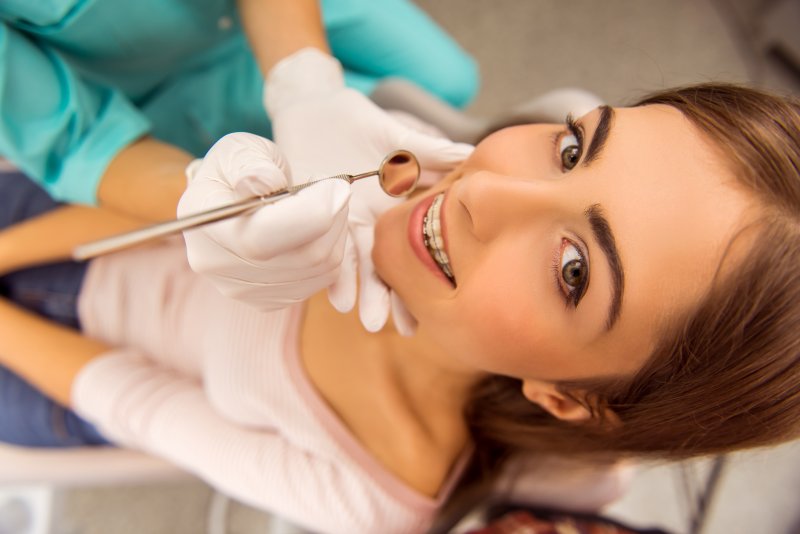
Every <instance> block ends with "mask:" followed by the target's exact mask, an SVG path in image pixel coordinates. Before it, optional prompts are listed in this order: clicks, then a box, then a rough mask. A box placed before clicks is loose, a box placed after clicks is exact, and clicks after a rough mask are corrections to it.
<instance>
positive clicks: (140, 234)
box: [72, 150, 420, 261]
mask: <svg viewBox="0 0 800 534" xmlns="http://www.w3.org/2000/svg"><path fill="white" fill-rule="evenodd" d="M419 173H420V167H419V162H418V161H417V158H416V156H414V155H413V154H412V153H411V152H409V151H407V150H396V151H394V152H391V153H389V154H388V155H387V156H386V157H385V158H384V159H383V161H381V164H380V166H379V167H378V170H375V171H370V172H364V173H361V174H337V175H335V176H328V177H326V178H320V179H318V180H312V181H310V182H306V183H304V184H299V185H294V186H291V187H286V188H283V189H279V190H277V191H273V192H272V193H269V194H266V195H258V196H252V197H248V198H245V199H242V200H238V201H236V202H233V203H231V204H227V205H224V206H219V207H216V208H212V209H210V210H206V211H201V212H198V213H194V214H192V215H187V216H185V217H181V218H178V219H175V220H174V221H167V222H163V223H157V224H154V225H151V226H147V227H145V228H140V229H138V230H133V231H131V232H125V233H122V234H117V235H114V236H111V237H107V238H104V239H98V240H97V241H91V242H89V243H85V244H83V245H79V246H77V247H75V248H74V249H73V250H72V258H73V259H74V260H76V261H84V260H88V259H91V258H95V257H97V256H102V255H104V254H108V253H110V252H116V251H118V250H122V249H126V248H129V247H132V246H134V245H139V244H141V243H145V242H147V241H152V240H154V239H159V238H162V237H166V236H169V235H172V234H177V233H178V232H183V231H185V230H190V229H192V228H197V227H198V226H203V225H205V224H209V223H213V222H217V221H222V220H225V219H230V218H231V217H236V216H238V215H243V214H245V213H247V212H249V211H252V210H254V209H256V208H259V207H261V206H264V205H267V204H272V203H273V202H277V201H279V200H280V199H282V198H285V197H288V196H290V195H293V194H295V193H297V192H298V191H300V190H302V189H305V188H306V187H309V186H312V185H314V184H316V183H318V182H321V181H323V180H345V181H346V182H348V183H350V184H352V183H353V182H355V181H357V180H361V179H362V178H367V177H369V176H375V175H378V179H379V183H380V185H381V188H382V189H383V190H384V191H385V192H386V193H387V194H389V195H391V196H398V197H399V196H406V195H408V194H409V193H411V192H412V191H413V190H414V188H415V187H416V185H417V180H418V179H419Z"/></svg>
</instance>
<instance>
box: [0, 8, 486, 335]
mask: <svg viewBox="0 0 800 534" xmlns="http://www.w3.org/2000/svg"><path fill="white" fill-rule="evenodd" d="M409 27H413V28H414V29H415V37H414V38H413V39H412V38H410V37H409V33H408V31H407V28H409ZM326 31H327V34H326ZM331 50H333V52H334V53H335V54H336V55H337V57H339V58H341V63H340V61H339V60H337V59H334V57H333V56H332V55H331ZM342 64H344V67H343V66H342ZM392 75H394V76H403V77H406V78H409V79H411V80H412V81H415V82H416V83H418V84H419V85H422V86H423V87H425V88H426V89H428V90H429V91H432V92H434V93H437V94H439V96H441V97H442V98H444V99H446V100H449V101H450V102H451V103H453V104H456V105H464V104H466V103H467V102H468V101H469V100H470V99H471V98H472V96H473V95H474V93H475V90H476V87H477V83H476V71H475V67H474V63H473V62H472V60H471V59H470V58H468V57H467V56H466V54H464V53H463V51H461V49H460V48H458V46H457V45H456V44H455V43H453V42H452V40H451V39H449V38H448V37H447V36H445V35H444V34H443V33H442V32H441V31H440V30H439V29H438V28H437V27H436V26H435V25H434V24H433V23H432V22H431V21H430V19H428V18H427V17H426V16H425V15H424V14H423V13H422V12H421V11H419V10H418V9H417V8H415V7H414V6H413V5H412V4H410V3H408V2H405V1H403V0H380V1H369V2H367V1H358V0H329V1H325V2H322V9H320V6H319V5H318V3H317V2H315V1H313V0H302V1H301V0H297V1H293V2H282V1H279V0H240V1H239V2H238V3H237V4H236V5H232V4H231V3H230V2H224V1H221V0H205V1H203V2H196V1H193V2H188V3H187V2H182V1H180V0H173V1H170V2H167V3H164V2H161V1H159V2H155V1H150V0H145V1H144V2H136V3H128V2H118V1H114V0H100V1H96V2H87V1H84V0H48V1H47V2H44V3H35V4H31V3H29V2H22V1H17V0H10V1H8V2H3V5H2V6H0V95H2V97H1V98H0V112H2V114H3V117H4V120H3V121H2V124H0V155H1V156H2V157H4V158H6V159H7V160H9V161H10V162H11V163H12V164H14V165H15V166H16V167H17V168H18V169H20V171H22V172H23V173H24V174H25V175H27V176H28V177H30V178H32V179H34V180H35V181H37V182H38V183H39V184H40V185H42V186H43V187H45V189H46V190H47V191H48V192H49V193H50V194H51V195H52V196H53V197H54V198H56V199H58V200H62V201H65V202H70V203H79V204H87V205H98V206H99V207H100V208H102V209H105V210H111V211H114V212H116V213H117V214H119V215H120V216H126V217H130V218H131V219H133V220H139V221H142V223H144V222H146V221H153V220H164V219H168V218H172V217H174V216H175V212H176V206H177V204H178V199H179V198H180V197H181V196H182V195H183V197H184V198H183V200H182V201H181V205H180V211H179V213H180V214H185V213H188V212H191V211H195V210H197V209H202V208H203V207H209V206H210V205H211V204H212V203H214V202H222V201H223V200H222V198H223V197H227V198H230V197H231V196H234V197H235V196H239V195H242V194H246V193H247V191H248V187H249V188H250V190H252V189H253V188H256V189H258V188H261V189H264V188H271V187H275V186H281V185H285V184H286V183H300V182H302V181H305V180H308V179H310V178H313V177H319V176H320V175H323V174H329V173H334V174H335V173H339V172H344V171H351V170H352V171H360V170H363V169H365V168H371V167H373V166H374V165H375V164H376V163H377V162H378V161H380V159H381V158H382V157H383V155H384V154H385V153H387V152H389V151H390V150H393V149H395V148H400V147H403V148H407V149H409V150H412V151H414V152H415V153H417V155H418V156H419V158H420V161H421V163H422V165H423V168H424V169H426V170H429V171H444V170H448V169H449V168H452V166H454V165H455V164H457V163H458V162H459V161H461V160H462V159H463V158H464V157H465V156H466V155H467V153H468V152H469V147H467V146H464V145H454V144H452V143H450V142H447V141H443V140H441V139H436V138H430V137H427V136H424V135H422V134H418V133H416V132H414V131H412V130H411V129H409V128H407V127H405V126H403V125H401V124H400V123H398V122H397V121H395V120H394V119H393V118H391V117H390V116H389V115H387V114H385V113H384V112H382V111H381V110H379V109H378V108H376V107H375V106H374V105H373V104H372V103H371V102H370V101H369V100H368V99H367V98H366V97H365V96H364V95H363V94H362V92H369V91H370V90H371V89H372V88H374V87H375V85H376V84H378V83H380V80H381V79H383V78H385V77H387V76H392ZM265 78H266V83H264V79H265ZM353 88H356V89H353ZM358 90H360V91H362V92H359V91H358ZM265 110H266V111H267V113H268V114H269V119H268V118H267V116H266V114H265V113H264V111H265ZM270 119H271V124H270ZM233 131H248V132H252V133H253V134H256V135H258V136H262V137H273V138H274V139H275V140H276V141H277V143H278V144H279V145H280V146H281V148H282V150H283V152H284V153H285V154H286V155H287V159H288V161H275V159H276V158H275V157H274V155H273V154H271V153H270V152H269V150H268V149H266V148H265V147H266V144H264V143H260V142H259V141H258V139H256V138H253V137H251V136H245V135H241V134H236V135H234V136H233V137H228V138H225V140H224V142H221V143H219V144H218V145H217V146H216V147H215V149H214V150H212V152H211V153H210V154H209V156H208V157H206V160H205V161H204V162H203V163H202V164H195V165H193V166H192V167H191V168H190V172H189V175H190V178H191V179H190V185H189V187H188V189H187V187H186V178H185V173H184V170H185V169H186V168H187V166H189V164H190V162H192V160H193V159H194V157H195V156H197V155H201V154H203V153H205V151H206V150H207V149H208V147H209V146H211V144H212V143H213V142H214V141H215V140H217V139H219V138H221V137H223V136H224V135H225V134H227V133H229V132H233ZM301 146H302V148H301ZM341 185H342V184H333V185H331V186H324V187H314V188H310V189H309V190H307V191H305V192H304V194H302V195H298V196H297V198H296V199H292V200H294V202H288V201H286V202H288V204H287V203H286V202H284V203H281V204H282V205H280V206H279V205H275V206H271V207H267V208H264V209H262V210H260V211H259V212H258V213H257V214H255V215H254V216H251V217H247V218H243V219H240V220H239V221H232V222H231V223H230V224H228V225H225V224H220V225H217V227H213V228H209V229H207V230H201V231H197V232H194V233H192V234H191V235H188V236H187V246H188V253H189V257H190V259H191V262H192V265H193V268H195V269H196V270H198V271H200V272H203V273H205V274H207V275H209V277H210V278H211V279H212V280H214V282H215V284H216V285H217V286H218V287H219V288H220V289H221V290H223V292H225V293H227V294H229V295H232V296H235V297H236V298H239V299H241V300H244V301H247V302H250V303H251V304H254V305H256V306H257V307H260V308H266V309H268V308H272V307H276V306H281V305H282V303H284V302H286V301H295V300H302V299H304V298H306V297H307V296H309V295H310V294H311V293H313V292H315V291H317V290H319V289H321V288H324V287H329V286H330V287H331V292H330V294H331V300H332V302H334V304H335V305H336V307H337V308H338V309H342V310H345V309H349V308H352V306H353V305H354V304H355V295H356V271H357V270H358V271H359V272H360V277H361V287H362V297H361V301H360V303H361V308H360V309H361V317H362V321H363V322H364V324H365V325H366V327H367V328H368V329H369V330H378V329H380V328H381V326H382V325H383V324H384V323H385V321H386V317H387V315H388V312H389V308H390V307H391V297H390V294H389V292H388V290H387V289H386V288H385V286H383V284H382V283H381V282H380V280H378V279H377V278H376V277H375V276H374V274H373V271H372V269H371V260H370V258H369V255H370V250H371V240H372V223H373V221H374V218H375V215H376V214H377V213H379V212H381V211H382V210H383V209H385V208H387V207H388V205H389V204H390V203H389V202H388V201H387V200H386V199H384V198H382V197H381V196H380V195H379V194H377V189H376V188H374V187H370V184H365V185H364V186H363V187H354V188H353V190H352V198H351V192H350V191H349V190H347V189H346V188H343V187H337V186H341ZM219 188H221V189H219ZM185 190H186V192H185V193H184V191H185ZM298 205H299V207H298ZM293 208H294V209H293ZM76 210H80V211H81V213H82V215H83V217H84V218H85V220H86V224H89V225H91V221H92V218H93V215H92V213H93V211H92V210H86V209H85V208H79V207H76V206H70V207H65V208H63V211H64V212H74V211H76ZM315 210H323V211H321V212H319V213H317V211H315ZM49 215H50V217H51V218H53V217H58V214H57V213H56V214H52V213H51V214H49ZM314 217H317V218H316V219H314ZM71 220H73V221H74V220H75V219H74V217H73V218H71ZM131 224H135V223H133V222H132V223H131ZM139 224H141V223H139ZM241 227H245V228H246V229H247V231H245V232H239V230H241V229H242V228H241ZM234 229H235V231H234ZM256 235H258V236H260V238H259V239H255V238H253V236H256ZM102 236H103V229H102V228H98V229H97V237H102ZM275 236H280V238H276V237H275ZM0 250H3V247H2V244H0ZM309 264H313V265H314V266H315V267H314V272H313V273H310V274H309V273H308V272H301V271H299V270H298V269H299V268H301V267H307V266H308V265H309ZM276 273H279V274H276ZM298 276H302V277H303V279H302V280H299V279H295V278H297V277H298Z"/></svg>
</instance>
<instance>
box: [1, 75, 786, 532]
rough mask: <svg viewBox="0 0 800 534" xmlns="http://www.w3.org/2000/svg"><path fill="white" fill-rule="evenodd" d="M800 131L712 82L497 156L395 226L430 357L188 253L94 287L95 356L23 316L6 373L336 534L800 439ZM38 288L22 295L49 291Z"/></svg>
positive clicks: (138, 257)
mask: <svg viewBox="0 0 800 534" xmlns="http://www.w3.org/2000/svg"><path fill="white" fill-rule="evenodd" d="M798 132H800V105H798V103H797V102H794V101H791V100H787V99H781V98H777V97H774V96H770V95H767V94H764V93H761V92H757V91H754V90H750V89H745V88H739V87H732V86H726V85H707V86H698V87H689V88H685V89H680V90H675V91H667V92H664V93H661V94H658V95H655V96H653V97H650V98H648V99H646V100H644V101H643V102H642V103H640V105H637V106H634V107H631V108H615V109H612V108H608V107H601V108H599V109H597V110H595V111H593V112H591V113H589V114H588V115H586V116H584V117H581V118H580V119H577V120H571V119H570V120H568V121H567V124H566V125H523V126H517V127H512V128H508V129H504V130H501V131H499V132H497V133H495V134H493V135H491V136H489V137H487V138H486V139H485V140H484V141H483V142H482V143H480V144H479V145H478V146H477V148H476V149H475V151H474V152H473V153H472V155H471V156H470V157H469V158H468V159H467V160H466V161H465V162H464V163H463V164H462V165H461V166H459V167H458V168H457V169H456V171H455V172H453V173H451V174H450V175H449V176H448V177H446V178H445V179H444V180H443V181H441V182H440V183H438V184H437V185H435V186H434V187H432V188H431V189H430V190H428V191H424V192H422V193H420V194H419V195H416V196H414V197H413V198H411V199H409V200H408V201H406V202H403V203H401V204H399V205H397V206H395V207H393V208H391V209H389V210H388V211H386V212H385V213H383V214H382V215H381V216H380V218H379V219H378V223H377V226H376V234H375V247H374V250H373V251H372V258H373V260H374V262H375V266H376V270H377V272H378V274H379V276H380V277H381V279H382V280H383V281H385V283H386V284H387V285H388V286H389V287H391V288H392V290H393V291H394V292H395V293H396V294H397V295H399V297H401V298H402V300H403V302H404V303H405V306H406V308H407V310H408V313H410V315H411V316H412V317H413V318H414V320H415V321H416V323H417V329H416V333H415V334H414V335H413V336H400V335H398V333H397V332H396V331H395V330H394V329H393V328H392V327H391V326H387V327H386V328H384V329H383V330H381V331H380V332H378V333H374V334H371V333H368V332H366V331H365V330H364V329H363V327H362V326H361V325H360V324H359V320H358V318H356V317H354V316H353V315H352V314H340V313H337V312H336V311H335V310H334V309H333V308H332V307H331V306H330V305H329V304H328V302H327V301H326V299H325V298H321V297H319V296H316V297H313V298H311V299H310V300H309V301H308V302H305V303H302V304H294V305H289V306H288V307H286V308H283V309H280V310H275V311H271V312H261V311H258V310H256V309H254V308H252V307H249V306H245V305H243V304H241V303H238V302H235V301H231V300H227V299H225V298H223V297H221V296H220V295H219V294H218V293H217V292H216V291H215V289H214V288H213V287H212V286H211V285H210V284H209V282H208V281H207V280H206V279H204V278H202V277H199V276H197V275H194V274H193V273H191V271H190V270H189V269H188V267H187V265H186V258H185V254H184V251H183V249H182V247H181V245H180V243H178V242H170V243H162V244H160V245H157V246H154V247H150V248H147V249H139V250H131V251H127V252H123V253H120V254H118V255H112V256H108V257H104V258H101V259H98V260H95V261H93V262H92V263H91V265H89V267H88V270H87V273H86V274H85V277H82V276H79V277H78V278H79V280H78V281H77V282H75V281H74V279H73V281H72V282H71V287H73V288H77V287H80V294H79V299H78V320H79V321H80V323H81V328H82V331H83V335H81V334H79V333H77V332H76V331H74V330H71V329H69V328H66V327H59V326H56V325H54V324H52V323H50V322H48V321H46V320H43V319H41V318H39V317H37V316H35V315H34V314H31V313H28V312H25V311H23V310H22V309H21V308H20V307H18V306H16V305H14V304H12V303H11V302H2V305H0V363H2V364H3V366H5V367H6V368H7V369H8V370H9V371H10V372H13V373H16V375H19V376H21V377H24V378H25V379H26V380H28V381H29V382H30V383H31V384H33V385H34V386H35V387H36V388H38V389H39V390H41V391H42V392H44V393H45V394H46V395H48V396H49V397H51V398H53V399H54V400H55V401H57V402H60V403H62V404H64V405H70V406H72V407H73V408H75V410H76V411H77V412H78V413H79V414H81V416H82V417H83V418H84V419H85V420H88V421H90V422H91V424H90V423H86V422H85V421H83V420H80V419H74V420H72V422H71V423H70V425H75V426H79V427H81V428H80V430H79V431H77V432H76V433H75V435H76V436H77V438H78V440H85V441H87V442H97V441H98V440H99V438H101V437H102V438H105V439H108V440H110V441H112V442H114V443H118V444H120V445H125V446H131V447H137V448H142V449H144V450H147V451H149V452H152V453H154V454H157V455H160V456H163V457H165V458H168V459H170V460H172V461H174V462H175V463H177V464H179V465H182V466H184V467H185V468H187V469H188V470H191V471H193V472H195V473H197V474H198V475H199V476H201V477H203V478H205V479H206V480H208V481H209V482H210V483H211V484H213V485H215V486H217V487H218V488H220V489H221V490H222V491H225V492H227V493H230V494H231V495H234V496H236V497H237V498H240V499H242V500H244V501H246V502H249V503H251V504H254V505H257V506H261V507H263V508H266V509H268V510H272V511H275V512H277V513H279V514H280V515H284V516H286V517H288V518H289V519H290V520H292V521H294V522H296V523H299V524H301V525H304V526H306V527H308V528H310V529H312V530H317V531H326V532H327V531H330V532H374V531H397V532H413V531H422V530H424V529H425V528H426V527H427V526H428V525H429V524H430V522H431V520H432V518H433V517H434V516H435V514H436V513H437V510H439V508H440V507H441V505H442V504H443V503H444V502H445V501H446V500H447V499H448V497H449V496H450V495H451V492H452V489H453V488H454V486H456V485H457V484H458V483H459V482H461V483H464V484H465V483H467V482H480V481H486V480H490V479H491V478H492V477H494V476H496V475H497V474H498V473H499V472H500V470H501V469H502V468H503V466H504V465H506V464H507V462H508V461H509V460H510V459H511V458H514V457H517V456H520V455H535V456H538V457H548V456H566V457H571V458H583V457H587V458H599V459H602V460H613V459H616V458H622V457H629V456H655V457H659V458H684V457H688V456H693V455H697V454H706V453H712V452H722V451H729V450H733V449H740V448H744V447H752V446H761V445H767V444H772V443H777V442H780V441H785V440H788V439H792V438H794V437H796V436H797V435H798V433H800V432H799V431H800V395H798V392H800V366H799V365H798V363H799V362H798V358H800V350H798V349H800V340H798V338H797V335H796V333H797V332H798V331H800V305H799V304H798V303H799V302H800V295H798V292H800V284H797V283H796V280H794V278H793V276H792V273H793V268H794V266H795V265H797V263H798V261H800V225H799V224H798V217H800V176H799V175H798V169H800V134H799V133H798ZM213 158H214V150H212V151H211V152H210V153H209V155H208V156H207V157H206V159H207V160H213ZM10 196H11V195H10V194H6V192H4V193H3V195H2V198H10ZM40 222H41V220H40ZM45 222H46V219H45ZM437 222H438V223H440V224H439V225H437V224H436V223H437ZM25 224H28V225H29V226H28V230H30V231H33V230H32V229H34V228H35V226H38V228H39V230H38V231H47V232H48V233H47V234H46V235H47V236H48V238H49V239H51V240H53V241H55V240H56V238H57V236H58V233H59V228H48V225H47V224H37V223H36V222H35V221H34V222H31V223H23V226H24V225H25ZM34 225H35V226H34ZM437 227H439V228H437ZM23 229H24V228H23ZM13 231H14V229H11V230H8V232H13ZM19 235H22V234H19ZM30 235H33V234H31V233H29V234H28V236H30ZM426 241H427V244H426ZM442 253H444V254H442ZM434 257H436V259H434ZM70 268H74V267H70ZM59 272H60V271H59ZM28 275H30V273H28ZM25 276H26V274H25V272H24V271H23V272H18V273H14V274H12V275H9V276H7V277H6V278H5V279H4V284H6V286H7V289H5V291H6V292H7V294H17V295H19V294H24V293H27V294H28V295H30V294H31V292H30V291H27V292H26V291H24V288H23V286H24V285H25V282H24V280H23V279H24V278H25ZM54 278H55V277H54V275H48V276H47V279H48V281H49V280H52V279H54ZM15 279H16V281H15ZM20 288H23V289H20ZM41 293H42V292H41V291H39V294H41ZM20 300H22V301H25V300H26V299H24V298H22V297H20ZM41 300H42V299H39V301H35V299H33V300H32V299H30V298H28V299H27V301H28V303H29V306H30V307H36V306H39V304H41ZM50 300H51V299H49V298H45V299H44V301H46V302H47V301H50ZM53 302H55V301H53ZM59 302H60V303H61V304H64V301H63V300H60V301H59ZM67 307H68V306H67ZM45 313H50V312H49V311H47V310H46V311H45ZM14 379H15V376H14V375H11V374H7V375H6V377H5V380H7V381H13V380H14ZM4 389H5V386H3V387H0V391H2V390H4ZM0 405H2V406H3V408H4V409H5V408H6V404H5V403H2V404H0ZM17 408H19V406H17ZM23 408H27V406H25V407H23ZM30 419H31V418H28V420H30ZM61 421H62V419H59V421H58V422H56V423H53V424H56V425H58V424H60V422H61ZM92 425H95V426H96V429H95V426H92ZM0 427H2V429H3V431H4V432H6V433H11V432H15V431H14V430H12V429H9V428H7V426H6V425H0ZM70 428H71V427H70ZM62 430H63V429H57V430H53V429H51V432H53V431H62ZM16 432H19V433H20V435H21V434H22V431H21V430H19V429H18V430H16ZM84 436H85V437H84ZM13 437H14V436H13V434H12V436H11V438H13ZM23 438H24V436H22V437H21V438H19V439H17V441H18V442H20V441H21V442H24V439H23ZM7 439H8V436H7ZM50 441H53V440H52V439H51V440H50Z"/></svg>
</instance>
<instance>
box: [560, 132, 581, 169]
mask: <svg viewBox="0 0 800 534" xmlns="http://www.w3.org/2000/svg"><path fill="white" fill-rule="evenodd" d="M558 150H559V153H560V154H561V166H562V167H563V168H564V170H567V171H569V170H572V169H574V168H575V166H576V165H577V164H578V162H579V161H580V160H581V144H580V140H579V139H578V137H577V136H576V135H574V134H566V135H564V136H562V137H561V141H560V142H559V144H558Z"/></svg>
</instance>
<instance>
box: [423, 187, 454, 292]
mask: <svg viewBox="0 0 800 534" xmlns="http://www.w3.org/2000/svg"><path fill="white" fill-rule="evenodd" d="M442 201H444V193H439V194H438V195H436V197H435V198H434V199H433V204H431V207H430V208H428V212H427V213H426V214H425V218H423V219H422V240H423V241H424V242H425V247H427V249H428V252H429V253H430V255H431V257H432V258H433V260H434V261H435V262H436V264H437V265H438V266H439V268H441V269H442V272H444V274H445V275H446V276H447V277H448V278H449V279H450V280H453V281H455V278H454V277H453V271H452V270H451V269H450V259H449V258H448V257H447V253H446V252H445V251H444V238H443V237H442V223H441V220H440V217H441V211H442Z"/></svg>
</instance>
